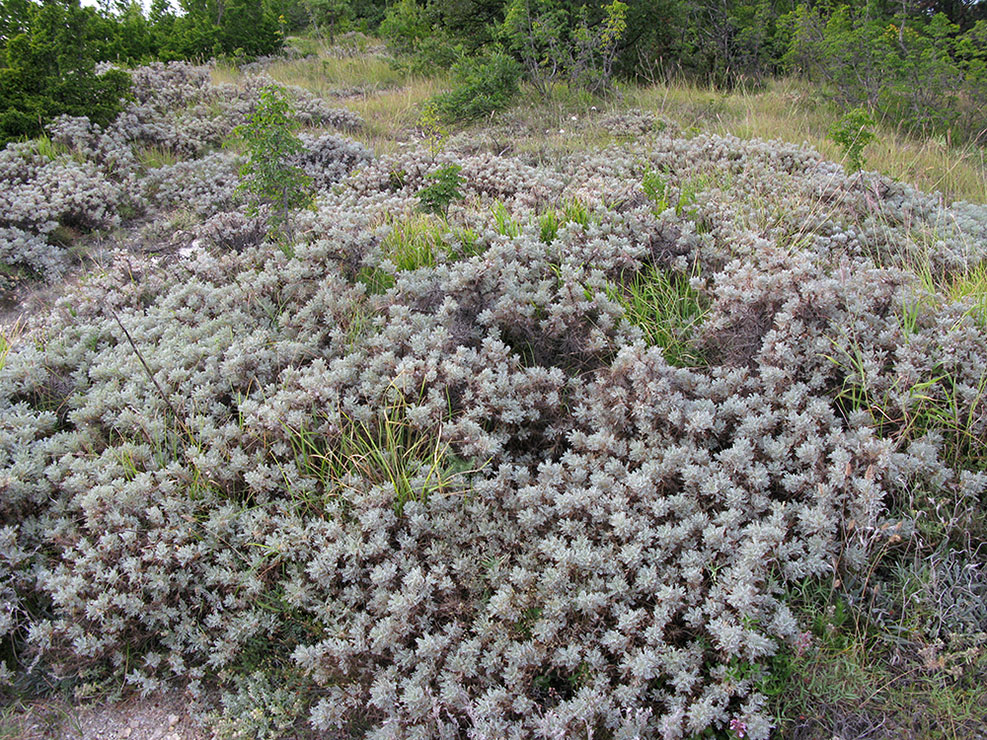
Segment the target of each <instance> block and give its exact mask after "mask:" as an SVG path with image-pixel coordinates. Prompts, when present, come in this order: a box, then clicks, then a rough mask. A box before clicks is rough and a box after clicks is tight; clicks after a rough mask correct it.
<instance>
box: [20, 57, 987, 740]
mask: <svg viewBox="0 0 987 740" xmlns="http://www.w3.org/2000/svg"><path fill="white" fill-rule="evenodd" d="M134 77H135V100H134V101H133V102H132V103H130V105H129V107H128V108H127V109H126V110H125V111H124V113H123V114H121V116H120V117H119V118H118V119H117V120H116V121H115V122H114V123H113V124H111V125H110V126H108V127H107V128H106V129H100V128H97V127H94V126H92V125H90V124H88V122H85V121H83V120H79V119H63V120H60V121H58V122H56V124H55V125H54V126H53V127H52V128H51V130H50V131H49V135H48V137H47V138H45V139H42V140H35V141H33V142H27V143H23V144H15V145H12V146H10V147H8V148H7V149H6V150H4V152H3V153H2V154H0V219H2V221H0V232H2V233H0V237H2V239H3V241H2V242H0V250H3V251H0V259H2V260H3V262H4V263H5V265H6V267H5V272H6V273H7V274H8V286H13V287H14V288H16V289H17V290H19V291H23V290H25V289H26V288H27V287H29V286H30V287H31V288H32V289H34V290H37V289H38V286H39V285H40V284H41V283H40V282H39V281H48V283H49V284H50V285H51V286H52V287H51V288H49V289H48V290H50V291H51V292H52V293H53V294H59V295H60V296H61V297H59V298H58V299H57V300H53V302H52V305H51V306H50V307H48V308H46V309H45V310H38V311H34V312H33V313H30V314H29V315H24V316H23V317H22V318H19V319H18V320H17V322H16V323H14V322H13V321H9V322H8V323H7V325H5V326H4V327H3V329H2V334H0V337H2V338H0V493H2V495H0V635H2V636H3V642H2V653H0V658H2V661H3V666H4V668H3V670H2V672H0V676H2V678H3V679H4V681H5V682H6V684H5V687H4V688H0V691H4V692H5V697H6V698H7V699H9V700H11V701H13V700H15V699H17V698H22V699H23V698H26V697H29V696H31V695H33V694H36V693H38V692H39V691H40V692H42V693H43V692H44V691H61V692H67V693H72V692H75V693H76V694H77V695H79V696H89V697H91V696H96V697H99V696H105V695H107V694H108V693H113V692H119V691H139V692H142V693H144V694H152V693H153V692H155V691H157V690H159V689H160V688H162V687H165V686H179V687H180V688H182V689H183V690H185V691H187V693H188V696H189V699H190V701H196V702H201V703H202V707H203V711H204V712H205V717H206V719H207V721H208V722H209V723H211V725H212V726H213V727H214V729H215V730H216V732H217V733H218V735H219V736H220V737H230V738H232V737H249V738H277V737H286V736H290V735H291V733H293V732H294V733H301V734H304V733H313V735H314V736H317V737H327V736H334V737H335V736H338V737H367V738H385V737H386V738H458V737H479V738H506V737H517V738H585V739H586V740H589V738H597V739H599V738H615V739H616V738H626V739H627V740H629V739H630V738H635V737H637V738H680V737H689V738H693V737H695V738H698V737H720V738H736V737H750V738H767V737H784V738H827V739H828V738H832V737H836V736H839V737H842V738H853V737H912V738H976V737H980V736H981V735H980V734H978V733H982V728H983V726H984V725H985V722H987V690H985V689H984V685H985V683H984V678H985V671H987V655H985V649H987V645H985V639H987V638H985V635H987V606H985V604H987V598H985V597H987V574H985V573H984V570H983V566H984V557H985V555H984V547H983V544H984V542H985V538H987V528H985V522H984V510H985V505H987V502H985V496H987V470H985V469H987V442H985V440H987V366H985V363H987V279H985V275H987V206H984V205H982V204H983V203H984V202H987V185H985V171H984V161H983V151H982V150H976V149H973V148H969V149H954V148H951V147H950V146H949V145H948V143H946V142H932V141H914V140H910V139H907V138H905V137H903V136H899V135H898V134H896V133H895V132H894V131H890V130H886V129H884V128H881V127H880V126H879V127H878V129H877V134H878V135H877V139H876V140H875V142H874V143H872V144H871V145H869V147H868V148H867V149H866V150H865V151H864V156H865V158H866V162H867V164H866V167H865V169H864V171H863V172H861V173H856V174H847V173H846V172H845V171H844V168H843V167H842V165H841V163H840V162H839V154H840V152H839V150H838V148H837V147H836V145H835V144H833V143H832V142H830V141H829V140H828V138H827V132H828V130H829V128H830V126H831V125H832V124H833V123H834V122H835V120H836V116H835V114H833V113H831V112H829V111H828V109H827V108H826V107H825V105H823V104H822V103H820V102H815V101H814V98H813V94H812V91H811V90H808V89H804V88H800V87H798V86H796V85H795V84H794V83H777V84H776V85H774V86H772V87H770V88H768V89H767V90H765V91H762V92H758V93H752V92H749V93H745V92H736V93H733V94H729V95H723V94H719V93H711V92H709V91H705V90H699V89H695V88H691V87H688V86H685V85H680V84H674V85H657V86H650V87H627V88H624V89H623V90H622V91H621V96H619V97H617V98H614V99H610V100H600V99H593V98H587V97H585V96H582V95H579V94H575V93H571V92H569V91H568V90H566V89H564V88H556V89H554V90H552V92H551V94H550V95H549V97H548V98H547V99H540V98H535V97H533V96H530V95H529V96H528V97H526V98H525V100H524V101H523V102H521V103H520V104H519V105H518V106H516V107H515V108H513V109H511V110H508V111H506V112H504V113H501V114H497V115H494V116H492V117H491V118H489V119H488V120H484V121H482V122H479V123H476V124H474V125H472V126H470V127H466V128H459V127H451V126H447V125H444V124H441V123H440V122H439V121H438V120H437V119H436V118H435V117H434V116H430V115H429V114H428V112H427V111H428V107H427V105H426V102H427V100H428V99H429V98H430V97H431V96H433V95H434V94H436V93H437V92H439V91H441V90H442V89H444V88H445V87H446V86H447V85H448V84H449V81H448V80H446V79H444V78H443V77H442V76H437V77H433V78H428V79H423V78H419V77H415V76H411V75H409V74H407V73H405V72H402V71H401V70H400V69H396V68H395V66H394V65H393V64H392V60H390V59H389V58H388V57H387V55H386V54H384V53H383V51H381V50H379V49H375V48H374V47H372V46H368V45H364V46H363V48H359V49H358V48H355V47H350V48H342V47H336V48H333V49H329V50H322V52H321V54H320V55H319V56H317V57H310V58H307V59H303V60H291V61H275V62H273V63H270V64H265V65H259V66H255V67H251V68H246V69H240V70H236V69H231V68H227V67H217V66H211V67H195V66H191V65H186V64H172V65H167V66H165V65H156V66H153V67H148V68H142V69H141V70H139V71H138V72H137V73H135V75H134ZM272 83H277V84H279V85H281V86H286V87H287V89H288V90H289V92H290V94H291V100H292V107H293V116H294V119H295V121H296V122H297V124H298V125H299V126H300V129H299V131H298V134H297V135H298V141H299V143H300V145H301V151H299V152H298V153H294V154H290V155H286V156H285V157H284V159H283V161H281V162H280V165H281V166H282V169H281V171H287V170H288V169H289V168H290V169H292V171H296V172H297V173H299V175H302V176H304V177H306V178H308V181H310V182H311V188H312V190H311V193H312V195H313V199H312V200H311V203H312V205H311V207H310V208H302V209H300V210H297V211H295V212H293V213H292V214H291V217H290V228H287V229H285V228H282V227H283V225H282V226H279V227H278V228H277V229H275V228H273V227H272V223H275V222H274V221H272V220H271V217H272V214H276V212H277V209H278V204H277V202H273V203H260V204H257V203H253V204H251V203H250V202H249V201H250V198H249V193H246V192H245V191H244V190H243V188H242V187H239V186H240V185H241V183H242V175H241V167H242V166H243V164H244V163H245V162H246V161H247V160H248V158H249V157H250V156H251V153H250V149H249V146H248V145H247V144H245V139H244V137H243V136H242V135H238V134H237V132H238V131H240V132H242V131H243V128H239V129H238V128H237V127H243V126H245V125H247V126H249V125H250V121H252V120H257V119H256V116H257V113H258V100H259V99H260V95H261V93H262V91H263V90H264V89H266V88H267V87H268V86H270V85H271V84H272ZM804 142H805V143H804ZM252 206H253V207H252ZM286 234H290V235H291V238H290V239H288V238H286V237H285V235H286ZM5 721H8V722H10V723H11V724H10V725H9V729H10V732H11V733H13V732H14V729H13V727H14V725H13V724H12V723H13V718H11V719H10V720H5ZM2 727H4V725H2V724H0V728H2Z"/></svg>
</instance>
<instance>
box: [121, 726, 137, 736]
mask: <svg viewBox="0 0 987 740" xmlns="http://www.w3.org/2000/svg"><path fill="white" fill-rule="evenodd" d="M133 732H134V728H133V727H127V728H126V729H124V731H123V732H121V733H120V736H121V737H130V736H131V735H132V734H133Z"/></svg>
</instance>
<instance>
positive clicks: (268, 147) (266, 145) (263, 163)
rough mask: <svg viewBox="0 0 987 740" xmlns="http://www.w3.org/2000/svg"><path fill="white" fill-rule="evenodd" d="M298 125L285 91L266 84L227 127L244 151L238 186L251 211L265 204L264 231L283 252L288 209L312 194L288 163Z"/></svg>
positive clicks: (288, 240)
mask: <svg viewBox="0 0 987 740" xmlns="http://www.w3.org/2000/svg"><path fill="white" fill-rule="evenodd" d="M298 126H299V124H298V122H297V121H296V120H295V119H294V118H293V117H292V106H291V101H290V99H289V98H288V94H287V93H286V92H285V91H284V90H283V89H282V88H280V87H277V86H276V85H271V86H269V87H266V88H264V90H263V91H261V95H260V101H259V103H258V105H257V110H255V111H254V112H253V113H251V114H250V115H249V116H248V117H247V121H246V123H244V124H242V125H240V126H237V127H236V128H235V129H234V131H233V133H234V135H235V136H236V137H237V138H238V139H239V140H240V141H241V142H242V143H243V144H244V146H245V148H246V152H247V162H246V163H245V164H244V165H243V167H242V168H241V170H240V175H241V176H242V177H243V182H242V183H241V184H240V185H239V187H238V190H240V191H241V192H246V193H248V194H249V196H250V201H249V203H250V213H251V214H252V215H256V214H257V213H258V212H259V210H260V207H261V206H268V207H269V208H270V215H269V217H268V228H269V232H268V233H269V235H270V237H271V238H272V239H273V240H275V241H277V242H278V243H279V244H280V245H281V248H282V249H283V250H285V252H286V253H290V252H291V249H292V244H293V243H294V241H295V239H294V231H293V228H292V213H293V212H294V211H296V210H297V209H299V208H305V207H308V206H310V205H311V203H312V200H313V197H314V195H313V193H312V179H311V178H310V177H309V176H308V175H306V174H305V172H304V171H302V169H301V168H300V167H298V166H297V165H296V164H294V163H293V160H294V159H295V158H296V157H297V156H298V154H300V153H301V152H302V151H303V149H304V146H303V145H302V142H301V140H300V139H299V138H298V136H297V135H296V133H295V132H296V131H297V129H298Z"/></svg>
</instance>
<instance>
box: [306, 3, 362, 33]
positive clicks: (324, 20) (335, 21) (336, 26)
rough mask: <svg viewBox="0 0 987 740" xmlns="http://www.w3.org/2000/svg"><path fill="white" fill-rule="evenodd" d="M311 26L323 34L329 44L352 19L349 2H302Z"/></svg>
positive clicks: (351, 8)
mask: <svg viewBox="0 0 987 740" xmlns="http://www.w3.org/2000/svg"><path fill="white" fill-rule="evenodd" d="M304 5H305V8H306V10H307V11H308V14H309V19H310V21H311V23H312V25H314V26H315V28H316V29H317V30H318V31H319V32H320V33H322V34H325V36H326V37H327V39H328V41H329V43H330V44H332V43H334V42H335V40H336V34H337V33H339V31H341V30H343V29H344V28H345V27H346V24H347V23H348V22H349V21H350V20H351V19H352V17H353V6H352V4H351V3H350V0H304Z"/></svg>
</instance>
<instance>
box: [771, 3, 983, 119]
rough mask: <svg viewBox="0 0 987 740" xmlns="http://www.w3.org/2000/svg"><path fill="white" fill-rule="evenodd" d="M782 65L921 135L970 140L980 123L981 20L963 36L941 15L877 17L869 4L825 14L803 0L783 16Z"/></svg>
mask: <svg viewBox="0 0 987 740" xmlns="http://www.w3.org/2000/svg"><path fill="white" fill-rule="evenodd" d="M785 24H786V25H787V26H788V28H789V29H790V34H791V39H790V42H789V46H788V49H787V52H786V53H785V55H784V62H785V64H786V65H787V67H788V68H789V69H791V70H794V71H798V72H800V73H802V74H805V75H807V76H809V77H810V78H812V79H814V80H817V81H819V82H821V83H823V84H825V85H826V86H827V87H828V89H829V91H830V93H831V94H832V95H833V97H834V98H835V100H836V102H837V103H839V104H840V105H841V106H843V107H846V108H852V107H866V108H867V109H869V110H872V111H875V112H877V113H878V114H879V115H880V116H881V117H882V118H888V119H889V120H891V121H893V122H895V123H901V124H903V125H904V126H905V127H906V128H908V129H911V130H915V131H919V132H923V133H928V132H947V131H951V132H952V135H957V134H959V135H960V136H965V137H972V136H975V135H977V134H979V133H980V132H981V131H982V130H983V128H984V126H985V124H987V99H985V98H984V95H983V93H984V91H985V89H987V88H985V83H987V76H985V71H984V54H985V47H984V44H983V42H984V39H985V36H987V30H985V29H984V28H983V26H982V25H978V26H977V27H975V28H973V29H971V30H970V31H968V32H966V33H962V34H961V32H960V27H959V26H957V25H955V24H953V23H951V22H950V21H949V19H948V18H947V16H946V15H944V14H942V13H937V14H936V15H933V16H931V17H930V16H924V15H906V14H900V13H899V14H898V15H896V16H893V17H892V16H889V15H884V14H881V13H879V12H876V11H875V8H874V7H873V6H872V5H866V6H863V7H857V8H854V7H850V6H847V5H840V6H838V7H837V8H836V9H835V10H834V11H833V12H832V13H831V14H829V15H825V14H824V13H823V11H822V10H821V9H820V8H818V7H816V8H810V7H807V6H805V5H802V6H799V8H798V9H797V10H796V11H794V12H793V13H792V14H790V15H789V16H787V17H786V19H785Z"/></svg>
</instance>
